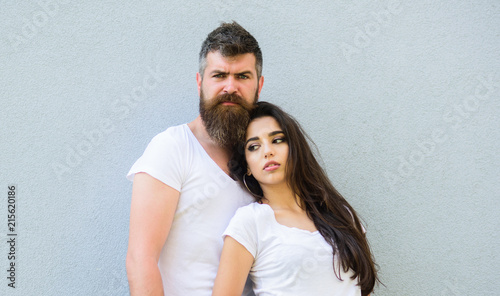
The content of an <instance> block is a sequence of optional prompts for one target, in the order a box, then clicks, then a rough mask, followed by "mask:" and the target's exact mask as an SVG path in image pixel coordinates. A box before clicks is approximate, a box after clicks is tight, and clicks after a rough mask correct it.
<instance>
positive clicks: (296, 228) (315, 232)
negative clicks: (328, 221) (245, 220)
mask: <svg viewBox="0 0 500 296" xmlns="http://www.w3.org/2000/svg"><path fill="white" fill-rule="evenodd" d="M257 204H258V205H263V206H264V208H268V209H269V210H270V214H271V215H272V220H273V222H274V223H275V224H277V225H278V226H279V227H282V228H284V229H290V230H292V231H296V232H301V233H305V234H308V235H318V234H320V233H319V230H315V231H309V230H307V229H302V228H298V227H294V226H286V225H283V224H281V223H279V222H278V220H276V216H275V214H274V210H273V208H271V206H270V205H268V204H265V203H262V204H261V203H257Z"/></svg>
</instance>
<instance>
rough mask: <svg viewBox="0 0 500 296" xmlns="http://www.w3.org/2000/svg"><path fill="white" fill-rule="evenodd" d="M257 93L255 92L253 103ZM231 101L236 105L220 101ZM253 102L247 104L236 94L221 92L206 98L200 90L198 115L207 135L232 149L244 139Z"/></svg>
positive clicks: (222, 145)
mask: <svg viewBox="0 0 500 296" xmlns="http://www.w3.org/2000/svg"><path fill="white" fill-rule="evenodd" d="M257 98H258V93H257V92H256V93H255V98H254V104H255V103H256V102H257ZM224 102H232V103H235V104H236V105H232V106H226V105H223V104H222V103H224ZM254 104H249V103H248V102H247V101H245V100H244V99H243V98H242V97H240V96H239V95H236V94H222V95H218V96H217V97H215V98H211V99H207V98H205V95H204V94H203V89H201V90H200V115H201V119H202V120H203V123H204V124H205V128H206V130H207V132H208V135H209V136H210V138H212V140H214V141H215V142H216V143H217V144H218V145H219V146H221V147H223V148H228V149H232V148H233V147H235V146H236V145H237V144H238V143H239V142H242V141H244V140H245V132H246V128H247V126H248V123H249V121H250V110H252V108H253V107H254Z"/></svg>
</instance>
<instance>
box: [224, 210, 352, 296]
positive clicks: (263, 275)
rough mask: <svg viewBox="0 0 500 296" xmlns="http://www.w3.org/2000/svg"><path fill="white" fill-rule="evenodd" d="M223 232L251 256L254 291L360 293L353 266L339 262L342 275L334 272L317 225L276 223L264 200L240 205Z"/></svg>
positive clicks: (260, 295) (292, 295)
mask: <svg viewBox="0 0 500 296" xmlns="http://www.w3.org/2000/svg"><path fill="white" fill-rule="evenodd" d="M227 235H229V236H230V237H232V238H234V239H235V240H236V241H238V242H239V243H240V244H242V245H243V246H244V247H245V248H246V249H247V250H248V251H249V252H250V254H252V256H253V257H254V263H253V265H252V267H251V269H250V278H251V279H252V281H253V282H254V286H255V287H254V291H255V295H257V296H264V295H266V296H271V295H272V296H279V295H283V296H299V295H300V296H312V295H321V296H361V289H360V287H359V286H358V285H357V284H358V281H357V279H355V280H352V279H351V276H352V275H353V272H352V270H349V271H348V272H347V273H346V272H344V271H343V269H342V268H340V276H341V278H342V281H341V280H339V279H338V278H337V277H336V275H335V273H334V270H333V253H332V247H331V246H330V245H329V244H328V243H327V242H326V241H325V239H324V238H323V236H322V235H321V234H320V233H319V231H315V232H310V231H307V230H304V229H299V228H295V227H288V226H285V225H282V224H279V223H278V222H277V221H276V218H275V216H274V211H273V209H272V208H271V207H270V206H269V205H267V204H259V203H256V202H255V203H251V204H249V205H247V206H244V207H242V208H240V209H238V211H236V214H235V215H234V217H233V218H232V219H231V222H230V223H229V226H228V227H227V229H226V231H225V232H224V234H223V236H227ZM336 259H337V258H336ZM336 263H338V260H336ZM336 270H337V272H338V271H339V269H338V264H337V265H336Z"/></svg>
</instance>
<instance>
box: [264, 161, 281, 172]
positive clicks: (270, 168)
mask: <svg viewBox="0 0 500 296" xmlns="http://www.w3.org/2000/svg"><path fill="white" fill-rule="evenodd" d="M279 167H280V164H279V163H277V162H276V161H268V162H266V165H265V166H264V171H267V172H269V171H274V170H277V169H278V168H279Z"/></svg>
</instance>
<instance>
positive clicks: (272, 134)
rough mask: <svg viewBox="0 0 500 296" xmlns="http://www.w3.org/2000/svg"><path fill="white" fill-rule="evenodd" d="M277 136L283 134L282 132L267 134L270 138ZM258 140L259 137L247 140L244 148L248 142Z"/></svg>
mask: <svg viewBox="0 0 500 296" xmlns="http://www.w3.org/2000/svg"><path fill="white" fill-rule="evenodd" d="M277 134H284V132H283V131H274V132H270V133H269V136H270V137H271V136H274V135H277ZM258 139H259V137H253V138H250V139H248V140H247V141H246V142H245V146H246V145H247V144H248V142H250V141H255V140H258Z"/></svg>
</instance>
